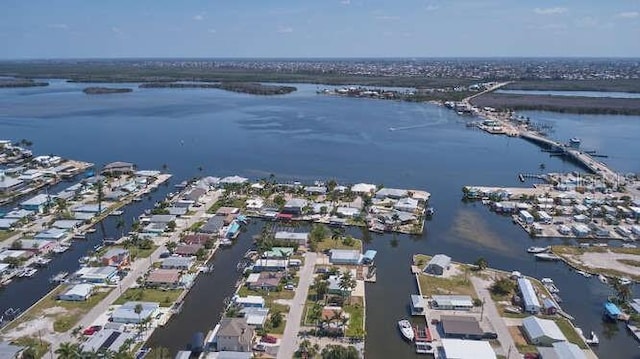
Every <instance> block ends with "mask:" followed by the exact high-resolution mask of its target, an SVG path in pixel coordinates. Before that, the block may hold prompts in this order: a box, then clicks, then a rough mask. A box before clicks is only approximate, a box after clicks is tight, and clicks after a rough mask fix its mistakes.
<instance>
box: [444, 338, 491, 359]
mask: <svg viewBox="0 0 640 359" xmlns="http://www.w3.org/2000/svg"><path fill="white" fill-rule="evenodd" d="M441 342H442V351H443V352H444V357H445V358H447V359H496V358H497V356H496V353H495V352H494V351H493V348H491V344H489V342H487V341H482V340H464V339H447V338H443V339H442V340H441Z"/></svg>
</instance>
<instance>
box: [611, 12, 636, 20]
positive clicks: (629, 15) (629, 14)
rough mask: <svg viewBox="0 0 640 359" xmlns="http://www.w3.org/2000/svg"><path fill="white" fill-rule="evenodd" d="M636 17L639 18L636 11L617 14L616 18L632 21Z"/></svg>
mask: <svg viewBox="0 0 640 359" xmlns="http://www.w3.org/2000/svg"><path fill="white" fill-rule="evenodd" d="M638 16H640V12H637V11H625V12H621V13H618V14H617V15H616V17H621V18H624V19H634V18H636V17H638Z"/></svg>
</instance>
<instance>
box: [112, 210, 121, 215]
mask: <svg viewBox="0 0 640 359" xmlns="http://www.w3.org/2000/svg"><path fill="white" fill-rule="evenodd" d="M123 213H124V211H120V210H115V211H111V213H109V215H110V216H121V215H122V214H123Z"/></svg>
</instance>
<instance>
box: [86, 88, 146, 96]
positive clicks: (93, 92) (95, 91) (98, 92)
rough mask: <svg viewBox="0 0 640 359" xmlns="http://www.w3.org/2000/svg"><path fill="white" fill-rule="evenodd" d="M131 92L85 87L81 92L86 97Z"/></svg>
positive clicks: (128, 89)
mask: <svg viewBox="0 0 640 359" xmlns="http://www.w3.org/2000/svg"><path fill="white" fill-rule="evenodd" d="M131 91H133V90H132V89H130V88H126V87H122V88H113V87H87V88H85V89H84V90H82V92H84V93H86V94H87V95H108V94H114V93H127V92H131Z"/></svg>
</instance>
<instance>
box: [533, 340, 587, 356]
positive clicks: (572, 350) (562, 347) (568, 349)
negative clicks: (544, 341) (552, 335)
mask: <svg viewBox="0 0 640 359" xmlns="http://www.w3.org/2000/svg"><path fill="white" fill-rule="evenodd" d="M538 353H540V355H541V356H542V357H543V358H544V359H586V358H587V356H586V355H585V353H584V352H583V351H582V349H580V347H578V346H577V345H575V344H573V343H569V342H556V343H553V344H552V345H551V347H538Z"/></svg>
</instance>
